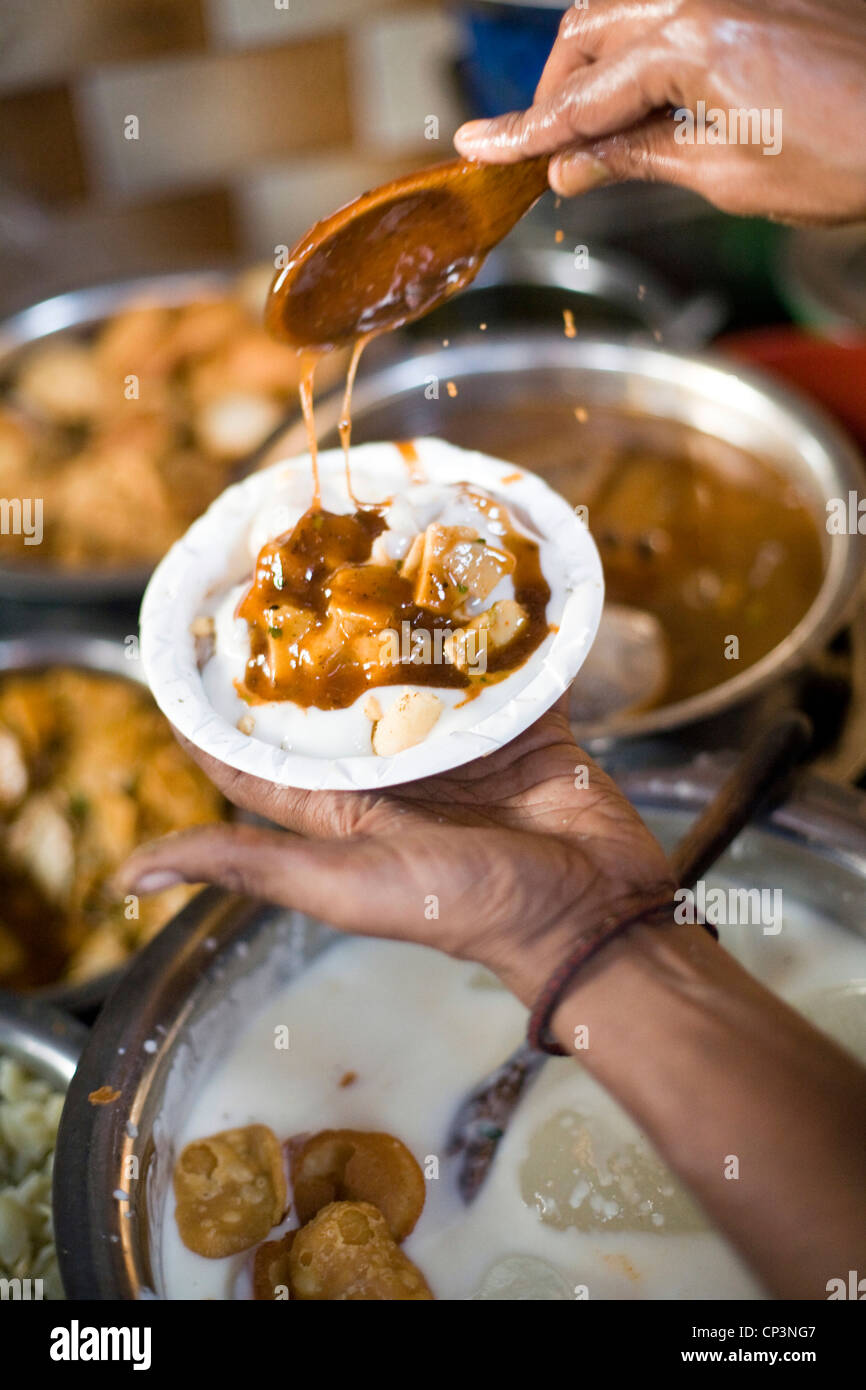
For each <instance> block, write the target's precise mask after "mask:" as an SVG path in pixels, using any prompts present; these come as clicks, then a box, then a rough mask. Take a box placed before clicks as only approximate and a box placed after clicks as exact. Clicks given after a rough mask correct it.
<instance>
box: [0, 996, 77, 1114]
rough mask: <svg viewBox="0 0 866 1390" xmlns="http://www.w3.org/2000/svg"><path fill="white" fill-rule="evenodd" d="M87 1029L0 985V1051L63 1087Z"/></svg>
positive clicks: (63, 1015)
mask: <svg viewBox="0 0 866 1390" xmlns="http://www.w3.org/2000/svg"><path fill="white" fill-rule="evenodd" d="M87 1037H88V1032H87V1029H86V1028H85V1027H84V1025H83V1024H82V1023H79V1022H78V1020H77V1019H75V1018H70V1016H69V1014H66V1013H63V1012H62V1011H61V1010H60V1009H54V1008H52V1007H51V1006H50V1005H48V1004H43V1003H39V1002H37V1001H36V1000H35V999H25V998H22V996H21V995H20V994H10V993H9V991H8V990H5V989H0V1054H2V1055H6V1056H8V1057H14V1058H15V1060H16V1061H18V1062H21V1063H23V1065H24V1066H26V1067H29V1069H30V1070H31V1071H32V1072H35V1073H36V1075H38V1076H41V1077H42V1078H43V1079H44V1080H45V1081H48V1082H49V1083H50V1084H51V1085H52V1086H54V1087H55V1089H56V1090H58V1091H65V1090H66V1088H67V1086H68V1085H69V1083H70V1081H71V1080H72V1077H73V1076H74V1074H75V1068H76V1067H77V1066H78V1059H79V1057H80V1056H81V1052H82V1049H83V1047H84V1044H85V1043H86V1041H87Z"/></svg>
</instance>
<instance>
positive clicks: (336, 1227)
mask: <svg viewBox="0 0 866 1390" xmlns="http://www.w3.org/2000/svg"><path fill="white" fill-rule="evenodd" d="M288 1267H289V1277H290V1289H291V1296H292V1298H296V1299H299V1300H301V1301H305V1302H309V1301H312V1300H327V1301H330V1302H337V1301H339V1302H358V1301H362V1300H363V1301H372V1300H375V1299H389V1300H396V1301H399V1302H418V1301H421V1300H428V1299H432V1297H433V1295H432V1293H431V1292H430V1289H429V1288H428V1286H427V1283H426V1281H425V1279H424V1276H423V1275H422V1273H421V1271H420V1270H419V1269H418V1268H417V1267H416V1266H415V1265H413V1263H412V1261H411V1260H410V1259H409V1258H408V1256H407V1255H404V1253H403V1251H402V1250H401V1249H400V1247H399V1245H397V1244H396V1243H395V1241H394V1240H393V1238H392V1236H391V1233H390V1231H389V1230H388V1223H387V1221H386V1220H385V1218H384V1216H383V1215H382V1213H381V1212H380V1211H379V1210H378V1209H377V1208H376V1207H374V1206H373V1205H372V1204H371V1203H370V1202H332V1203H331V1204H330V1205H329V1206H327V1207H323V1208H322V1210H321V1211H320V1212H319V1213H318V1215H317V1216H314V1217H313V1220H312V1221H310V1222H309V1223H308V1225H306V1226H303V1227H302V1228H301V1230H300V1231H298V1232H297V1233H296V1235H295V1239H294V1241H293V1242H292V1247H291V1250H290V1251H289V1255H288Z"/></svg>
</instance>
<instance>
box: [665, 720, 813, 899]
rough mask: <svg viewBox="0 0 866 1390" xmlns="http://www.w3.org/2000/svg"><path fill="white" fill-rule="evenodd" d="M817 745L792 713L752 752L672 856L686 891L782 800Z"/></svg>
mask: <svg viewBox="0 0 866 1390" xmlns="http://www.w3.org/2000/svg"><path fill="white" fill-rule="evenodd" d="M811 740H812V725H811V723H810V722H809V720H808V719H807V718H806V716H805V714H802V713H801V712H800V711H799V710H791V711H790V712H789V713H788V714H785V715H783V716H782V717H781V718H780V719H778V720H776V722H775V723H774V724H771V725H770V726H769V727H768V728H766V729H763V730H762V731H761V732H760V733H759V734H758V735H757V736H756V738H755V739H754V740H753V741H752V742H751V743H750V744H749V745H748V746H747V747H746V749H745V750H744V752H743V753H741V754H740V756H739V758H738V759H737V762H736V765H735V766H734V768H733V770H732V772H731V774H730V776H729V777H728V778H727V780H726V781H725V782H723V784H722V786H721V787H720V788H719V790H718V792H717V793H716V795H715V796H714V797H713V799H712V801H711V802H710V803H709V805H708V806H707V807H706V809H705V810H704V811H703V812H702V813H701V815H699V816H698V818H697V820H696V821H695V822H694V824H693V825H691V826H690V827H689V829H688V831H687V832H686V834H685V835H684V836H683V838H682V840H681V841H680V843H679V844H678V845H677V847H676V849H675V850H674V852H673V854H672V856H671V864H672V867H673V871H674V877H675V878H676V881H677V883H678V884H680V886H681V887H683V888H688V887H691V886H692V884H694V883H695V882H697V880H698V879H699V878H700V877H701V876H702V875H703V874H704V873H706V871H707V869H709V868H711V867H712V865H713V864H714V863H715V862H716V860H717V859H718V858H719V857H720V855H722V854H724V852H725V850H726V849H727V848H728V846H729V845H730V844H731V843H732V841H733V840H735V839H736V837H737V835H739V833H740V831H741V830H742V829H743V827H744V826H746V825H747V824H748V823H749V821H750V820H752V819H753V817H754V816H756V815H757V814H758V812H759V811H761V810H762V809H763V808H764V807H765V806H766V804H767V802H768V801H769V800H770V798H771V797H778V796H779V795H780V794H781V792H782V791H783V790H784V787H785V785H786V783H787V780H788V778H789V777H790V775H791V773H792V771H793V769H794V768H795V766H796V765H797V763H799V762H801V761H802V758H803V756H804V754H805V752H806V750H807V748H808V747H809V744H810V743H811Z"/></svg>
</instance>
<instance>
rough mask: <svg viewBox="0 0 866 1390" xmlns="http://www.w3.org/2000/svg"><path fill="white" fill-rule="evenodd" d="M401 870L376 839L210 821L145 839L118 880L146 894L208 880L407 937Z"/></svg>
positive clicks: (336, 922) (346, 925) (345, 924)
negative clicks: (316, 837)
mask: <svg viewBox="0 0 866 1390" xmlns="http://www.w3.org/2000/svg"><path fill="white" fill-rule="evenodd" d="M398 868H399V861H398V859H397V857H396V855H395V854H394V853H393V851H392V849H391V848H390V847H388V846H386V845H385V844H384V843H383V842H382V841H380V840H377V839H375V838H372V837H368V838H363V837H359V838H358V839H355V840H351V841H340V842H338V841H335V840H330V841H328V840H324V841H317V842H314V841H310V840H303V839H300V838H296V837H295V836H292V835H286V834H283V833H281V832H280V831H276V830H264V829H260V828H259V827H258V826H250V825H231V826H228V825H212V826H202V827H200V828H199V829H196V830H184V831H180V832H179V833H178V834H176V835H167V836H165V838H164V839H162V840H156V841H154V842H153V843H152V844H150V845H143V846H142V847H141V848H140V849H138V850H136V851H135V852H134V853H133V854H132V855H131V856H130V858H129V859H128V860H127V861H126V863H125V864H124V865H123V866H122V867H121V869H120V870H119V871H118V873H117V874H116V875H115V885H116V887H117V889H118V891H119V892H120V893H126V894H128V893H135V894H141V895H146V894H148V893H157V892H161V891H162V890H163V889H164V888H168V887H170V886H172V885H173V884H177V883H211V884H216V885H217V886H218V887H220V888H225V889H226V890H227V891H228V892H230V893H239V894H242V895H244V896H246V897H251V898H259V899H261V900H263V901H265V902H270V903H277V904H279V905H280V906H283V907H290V908H297V909H298V910H300V911H301V912H306V913H309V914H310V915H311V916H313V917H319V918H322V919H323V920H325V921H327V922H330V923H331V924H332V925H333V926H335V927H341V928H343V929H346V930H349V931H358V932H370V933H372V934H374V935H377V936H391V935H404V936H409V935H410V934H411V932H410V930H409V926H410V922H411V918H412V913H411V912H407V911H406V901H405V899H406V895H405V893H403V894H401V893H400V891H399V887H400V886H402V880H401V882H400V884H399V885H397V884H395V879H397V878H400V875H399V874H398ZM419 915H421V914H419Z"/></svg>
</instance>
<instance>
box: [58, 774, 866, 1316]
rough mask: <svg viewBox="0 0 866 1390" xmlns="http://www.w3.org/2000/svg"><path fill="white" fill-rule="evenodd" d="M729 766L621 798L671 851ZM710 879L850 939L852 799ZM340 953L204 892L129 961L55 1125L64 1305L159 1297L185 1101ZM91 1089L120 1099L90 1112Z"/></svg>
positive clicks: (641, 783) (828, 794)
mask: <svg viewBox="0 0 866 1390" xmlns="http://www.w3.org/2000/svg"><path fill="white" fill-rule="evenodd" d="M727 767H728V764H727V762H726V760H725V759H723V758H719V757H703V758H702V759H701V760H700V761H699V762H697V763H696V764H695V765H694V766H691V767H689V766H686V767H680V768H677V769H676V770H674V771H669V772H654V773H653V774H651V775H650V774H640V775H638V774H632V776H631V778H626V779H625V780H624V781H623V784H622V785H623V789H624V790H625V791H626V792H627V793H628V794H630V795H631V796H632V799H633V800H635V801H636V804H637V805H638V807H639V809H641V810H642V811H643V812H644V814H645V815H646V818H647V820H648V821H649V823H650V824H651V826H652V827H653V829H654V830H655V831H656V833H657V834H658V835H659V836H660V838H661V839H662V841H663V842H664V843H665V844H666V845H668V846H670V845H672V844H673V843H675V842H676V841H677V840H678V839H679V838H681V836H682V834H683V832H684V830H685V829H686V827H687V826H688V824H689V823H690V821H691V819H692V818H693V817H694V815H695V814H697V813H698V812H699V810H700V809H701V808H702V807H703V806H704V805H705V804H706V802H707V801H708V799H709V798H710V797H711V796H712V794H713V793H714V791H715V790H717V789H718V786H719V785H720V782H721V780H722V778H723V776H724V774H725V772H726V770H727ZM718 869H719V873H720V874H721V875H724V878H725V879H727V880H728V881H731V882H734V883H743V884H748V885H750V886H758V887H760V886H764V885H768V886H772V887H774V888H779V887H781V888H782V889H783V891H784V899H785V903H786V911H787V909H788V906H789V905H790V906H792V907H793V906H794V905H795V904H802V905H803V906H804V907H810V908H812V909H816V910H817V911H819V912H820V913H822V914H824V915H825V916H826V917H828V918H829V919H830V920H831V921H832V922H834V923H835V924H836V925H837V926H838V928H839V929H840V930H841V931H850V932H851V933H857V934H859V935H860V936H863V935H864V934H866V923H864V918H863V911H862V908H863V902H864V897H866V797H862V796H858V795H857V794H855V793H853V792H846V791H843V790H842V789H840V788H836V787H834V786H832V785H831V784H828V783H825V782H822V781H821V780H819V779H817V778H814V777H809V778H806V779H804V782H803V784H802V786H801V789H800V791H799V793H798V795H797V797H796V798H795V799H794V800H792V801H791V802H789V803H788V804H786V805H784V806H783V807H781V808H780V809H778V810H777V811H775V812H774V813H773V815H772V817H771V818H769V819H768V820H764V821H762V822H759V823H758V824H756V825H755V826H754V827H751V828H750V829H749V830H747V831H746V832H745V833H744V834H743V835H742V836H740V838H739V839H738V841H737V842H736V844H735V845H734V847H733V849H732V851H731V852H730V853H729V854H728V855H727V856H726V857H725V858H724V859H723V860H722V861H721V862H720V864H719V866H718ZM338 939H339V936H338V934H337V933H335V932H334V931H333V930H332V929H331V928H328V927H324V926H322V925H321V924H320V923H314V922H311V921H310V920H309V919H307V918H303V917H302V916H301V915H300V914H297V913H286V912H284V911H281V910H278V909H273V908H268V907H265V906H263V905H261V904H256V903H253V902H250V901H248V900H243V899H238V898H231V897H226V896H224V895H222V894H220V893H219V892H217V891H215V890H213V889H207V890H205V892H204V893H202V894H200V895H199V897H198V898H196V899H195V901H194V902H193V903H191V904H190V905H189V906H188V907H187V908H186V909H185V910H184V911H183V912H182V913H181V914H180V915H179V916H178V917H177V918H175V919H174V921H172V922H171V923H169V925H168V926H167V927H166V928H165V929H164V930H163V931H162V932H161V933H160V935H159V936H158V937H156V938H155V939H154V941H152V942H151V943H150V945H148V946H147V947H146V949H145V950H144V951H143V952H142V953H141V954H140V955H139V956H138V957H137V959H136V961H135V963H134V965H133V966H132V968H131V969H130V970H129V972H128V973H127V974H126V975H125V976H124V978H123V980H122V981H121V982H120V984H119V985H118V987H117V989H116V990H115V991H114V993H113V994H112V996H111V998H110V999H109V1000H108V1002H107V1004H106V1006H105V1008H104V1009H103V1011H102V1013H101V1014H100V1016H99V1019H98V1020H97V1023H96V1026H95V1027H94V1029H93V1032H92V1034H91V1037H90V1040H89V1042H88V1045H87V1047H86V1049H85V1051H84V1054H83V1056H82V1059H81V1062H80V1065H79V1068H78V1071H77V1073H76V1076H75V1078H74V1080H73V1082H72V1085H71V1087H70V1090H69V1093H68V1099H67V1103H66V1108H65V1110H64V1113H63V1118H62V1121H61V1125H60V1133H59V1136H58V1145H57V1156H56V1164H55V1184H54V1206H55V1225H56V1232H57V1246H58V1254H59V1260H60V1267H61V1271H62V1275H63V1281H64V1284H65V1287H66V1292H67V1295H68V1296H69V1297H70V1298H75V1299H118V1298H120V1299H126V1298H137V1297H141V1296H148V1294H149V1293H152V1292H155V1293H156V1294H157V1295H158V1294H159V1293H160V1291H161V1288H162V1281H161V1272H160V1244H159V1235H158V1231H159V1222H160V1216H161V1213H162V1210H163V1208H164V1204H165V1202H166V1201H168V1200H169V1193H170V1187H171V1171H172V1168H173V1161H174V1147H173V1136H174V1135H175V1134H176V1132H177V1130H178V1128H179V1125H180V1122H181V1119H182V1117H183V1115H184V1114H185V1113H186V1110H187V1108H188V1097H189V1094H190V1092H191V1091H195V1090H197V1089H198V1088H199V1087H200V1085H201V1084H202V1082H203V1080H204V1078H205V1076H206V1075H207V1074H208V1073H209V1071H210V1069H211V1067H212V1066H213V1065H214V1064H215V1063H216V1061H217V1060H218V1058H219V1056H220V1055H221V1053H222V1052H223V1051H224V1050H225V1048H226V1047H227V1046H228V1045H229V1043H230V1041H231V1039H232V1038H234V1037H236V1036H237V1031H238V1029H239V1028H240V1027H241V1026H242V1025H243V1020H244V1017H245V1016H246V1015H248V1013H249V1011H250V1010H251V1009H255V1008H256V1007H257V1006H258V1005H259V1004H260V1003H264V1001H265V1000H266V999H267V997H268V995H269V994H270V993H271V992H273V991H276V990H279V989H280V988H281V986H282V985H283V984H284V983H285V982H286V981H287V980H289V979H291V978H292V977H293V976H294V975H295V974H296V973H297V972H298V971H300V970H302V969H303V968H304V967H305V965H306V964H307V963H308V962H309V961H310V960H311V959H313V957H314V956H316V955H317V954H318V953H319V952H320V951H322V950H325V949H328V947H329V946H330V945H331V944H333V942H334V941H335V940H338ZM776 959H777V953H775V954H773V961H774V963H775V961H776ZM864 959H866V957H864ZM862 973H863V974H864V975H866V968H864V971H863V972H862ZM105 1085H109V1086H111V1087H112V1088H116V1089H117V1090H119V1091H120V1097H119V1099H118V1100H117V1101H116V1102H115V1103H114V1104H112V1105H108V1106H93V1105H90V1104H88V1100H87V1097H88V1094H89V1093H90V1092H92V1091H94V1090H95V1089H97V1088H98V1087H100V1086H105ZM131 1159H135V1160H137V1163H130V1160H131ZM135 1172H137V1173H138V1177H137V1178H135V1179H134V1180H130V1177H129V1174H130V1173H135Z"/></svg>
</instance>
